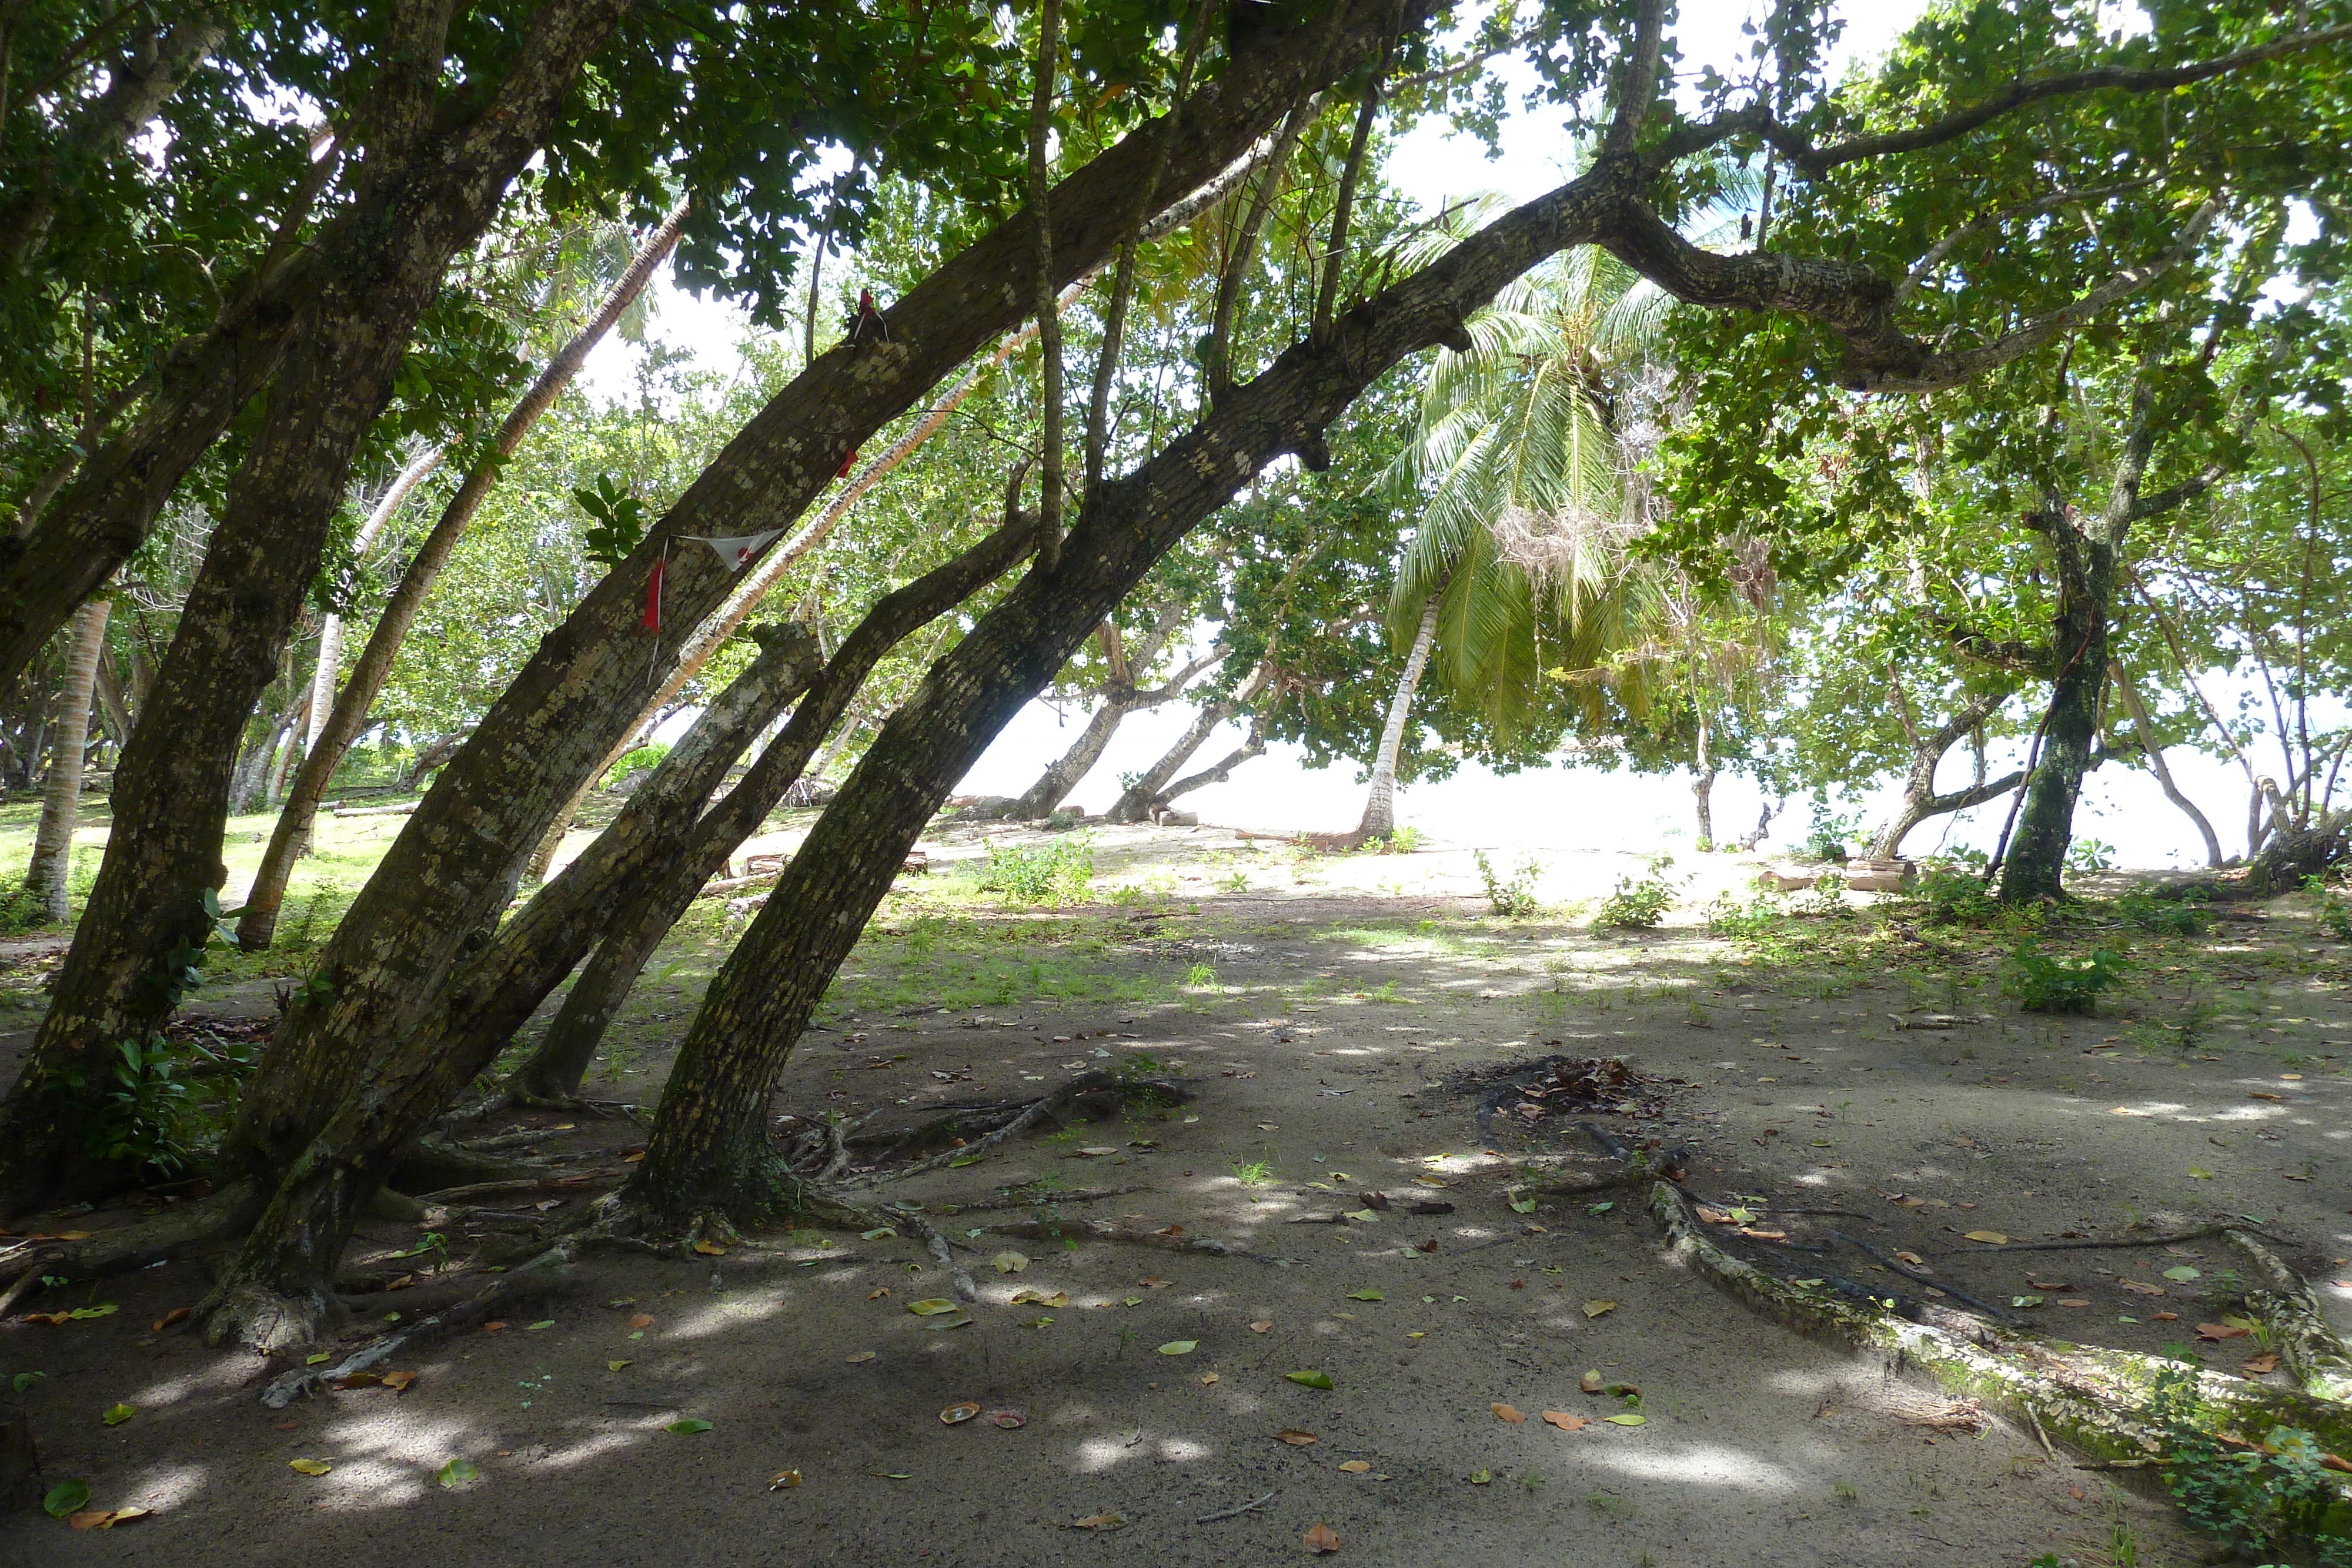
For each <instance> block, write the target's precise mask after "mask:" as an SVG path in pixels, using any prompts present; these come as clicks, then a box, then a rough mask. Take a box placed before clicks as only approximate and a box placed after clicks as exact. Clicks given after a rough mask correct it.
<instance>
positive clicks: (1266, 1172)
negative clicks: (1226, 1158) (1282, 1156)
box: [1234, 1160, 1274, 1186]
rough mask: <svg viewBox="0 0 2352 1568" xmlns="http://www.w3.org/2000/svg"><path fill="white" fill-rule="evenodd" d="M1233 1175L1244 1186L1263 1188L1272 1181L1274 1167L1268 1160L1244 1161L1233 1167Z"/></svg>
mask: <svg viewBox="0 0 2352 1568" xmlns="http://www.w3.org/2000/svg"><path fill="white" fill-rule="evenodd" d="M1234 1176H1235V1177H1236V1178H1237V1179H1238V1180H1239V1181H1240V1182H1241V1184H1242V1185H1243V1186H1265V1185H1266V1184H1267V1183H1268V1182H1270V1181H1272V1180H1273V1179H1274V1165H1273V1162H1271V1161H1268V1160H1244V1161H1242V1162H1241V1163H1240V1164H1238V1165H1236V1166H1234Z"/></svg>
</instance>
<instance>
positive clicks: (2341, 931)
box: [2303, 876, 2352, 942]
mask: <svg viewBox="0 0 2352 1568" xmlns="http://www.w3.org/2000/svg"><path fill="white" fill-rule="evenodd" d="M2303 886H2304V891H2305V892H2306V893H2313V894H2318V896H2319V907H2318V908H2317V909H2316V910H2315V911H2313V915H2314V917H2315V918H2316V919H2317V920H2318V922H2319V928H2320V929H2321V930H2322V931H2325V932H2326V933H2327V934H2328V935H2329V936H2333V937H2335V938H2336V940H2337V941H2338V942H2352V900H2347V898H2346V897H2345V896H2344V895H2343V894H2340V893H2338V892H2336V890H2335V889H2333V888H2331V887H2329V886H2328V885H2327V879H2326V877H2324V876H2307V877H2305V878H2304V879H2303Z"/></svg>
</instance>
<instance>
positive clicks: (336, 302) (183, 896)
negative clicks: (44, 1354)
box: [0, 0, 624, 1212]
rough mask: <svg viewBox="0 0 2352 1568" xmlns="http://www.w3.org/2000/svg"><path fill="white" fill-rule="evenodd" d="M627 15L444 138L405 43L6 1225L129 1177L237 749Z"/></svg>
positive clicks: (161, 696) (560, 44)
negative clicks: (141, 1084)
mask: <svg viewBox="0 0 2352 1568" xmlns="http://www.w3.org/2000/svg"><path fill="white" fill-rule="evenodd" d="M623 8H624V0H569V3H557V4H551V5H546V6H543V7H541V9H540V10H539V11H538V12H537V13H536V15H535V16H534V17H533V19H532V21H531V23H530V26H529V28H528V30H527V36H526V37H524V39H523V40H522V41H521V43H520V48H519V53H518V55H517V63H516V65H515V68H514V69H513V70H512V72H511V73H510V74H509V75H508V76H507V77H506V78H504V79H503V80H502V81H500V82H499V84H498V85H497V86H496V88H495V89H492V90H490V91H489V92H488V93H487V94H486V95H485V99H484V101H483V103H482V107H481V109H480V110H479V111H478V113H479V115H480V117H481V119H480V121H479V126H480V129H478V131H467V130H466V129H464V128H460V129H459V130H457V131H455V132H442V131H436V129H435V126H434V120H435V112H436V100H437V99H438V98H439V94H440V89H441V83H440V80H439V76H438V71H437V62H438V60H439V58H440V55H441V51H440V48H439V32H438V30H437V29H436V28H435V27H433V26H426V27H425V30H424V33H422V34H419V35H417V36H415V37H405V38H403V37H395V38H394V44H395V45H397V46H399V48H400V50H401V51H403V52H404V57H406V56H408V55H413V56H414V59H411V60H410V61H409V63H408V67H407V68H405V69H403V70H400V71H396V72H389V73H387V77H386V79H394V78H415V79H413V80H410V81H409V82H408V85H407V89H406V96H405V98H404V99H398V101H397V103H396V108H397V110H398V112H396V113H395V114H394V116H393V118H392V120H391V121H390V122H389V123H385V124H383V125H380V126H378V127H377V128H376V130H377V131H378V133H379V142H380V144H381V146H382V149H383V154H384V158H385V168H384V170H383V172H382V173H381V174H380V175H376V176H374V177H370V174H369V172H368V171H367V170H366V169H365V168H364V166H363V167H362V175H361V178H360V180H359V183H358V186H357V188H356V190H355V193H354V196H353V204H354V205H353V211H354V212H356V213H358V214H360V215H361V216H362V218H364V219H365V220H367V225H368V232H369V233H370V234H371V235H373V238H372V241H371V243H370V244H369V245H368V246H366V247H365V248H364V249H362V250H361V251H360V253H359V254H357V255H355V256H349V257H347V258H345V259H344V263H343V265H342V266H341V267H339V268H338V269H337V270H335V271H334V272H333V273H331V275H330V277H329V278H328V280H327V283H326V286H325V287H324V288H323V289H322V290H321V291H320V300H319V302H318V305H317V311H316V316H317V319H316V322H315V324H314V325H313V326H312V328H311V329H310V331H309V332H308V333H307V335H305V336H304V337H303V338H302V339H301V340H299V342H298V343H297V344H296V345H295V346H294V347H293V348H292V349H291V350H289V353H288V354H287V357H286V360H285V362H284V363H283V364H282V365H281V366H280V367H279V369H278V374H277V376H276V378H275V379H274V380H273V381H272V382H271V384H270V389H269V392H268V399H267V402H266V404H265V407H264V410H263V413H262V418H261V420H260V422H259V424H258V427H257V429H256V431H255V433H254V435H253V437H252V440H251V442H250V444H248V445H247V449H246V453H245V456H244V459H243V461H242V462H240V463H239V464H238V465H237V469H236V474H235V475H234V476H232V478H231V479H230V482H229V486H228V495H227V499H226V504H225V505H224V507H223V508H222V512H221V516H220V520H219V522H218V524H217V525H216V526H215V528H214V530H213V534H212V538H211V540H210V542H209V543H208V544H207V546H206V549H205V559H204V564H203V566H202V568H200V569H199V570H198V572H197V575H196V580H195V582H194V585H193V586H192V587H191V588H190V590H189V592H188V598H187V601H186V604H185V605H184V608H183V610H182V612H181V616H180V622H179V626H178V629H177V631H176V632H175V633H174V635H173V641H172V650H171V653H170V654H169V655H168V656H167V657H166V659H165V661H164V667H163V671H162V672H161V674H159V675H158V676H157V679H156V683H155V689H154V691H153V692H152V694H151V695H149V697H148V699H147V702H146V704H145V707H144V711H143V714H142V719H141V722H140V726H139V732H138V733H137V734H136V735H134V736H133V737H131V745H130V746H129V747H127V748H126V749H125V751H124V754H123V757H122V761H121V767H120V768H117V770H116V773H115V787H114V804H115V812H114V830H113V832H112V835H111V836H110V839H109V841H108V845H107V852H106V858H105V860H104V861H103V862H101V863H100V868H99V873H98V880H97V883H95V885H93V887H92V888H91V890H90V898H89V905H88V908H87V909H86V910H85V912H84V915H83V918H82V922H81V925H80V926H79V928H78V929H77V931H76V932H75V936H74V944H73V946H72V948H71V950H70V951H68V954H67V955H66V960H65V965H64V967H62V968H61V969H60V970H59V972H58V983H57V988H56V992H55V996H54V998H53V1000H52V1001H51V1003H50V1006H49V1011H48V1016H47V1018H46V1019H44V1020H43V1022H42V1026H41V1030H40V1033H39V1035H38V1036H37V1039H36V1040H35V1043H34V1048H33V1051H32V1052H31V1053H30V1055H29V1057H28V1058H27V1060H26V1064H25V1067H24V1071H23V1072H22V1073H21V1074H20V1076H19V1078H18V1080H17V1082H16V1085H15V1086H14V1087H13V1088H12V1089H11V1091H10V1092H9V1095H8V1098H7V1101H6V1103H5V1105H0V1212H5V1211H10V1210H13V1209H15V1208H16V1207H21V1206H26V1205H34V1204H38V1203H41V1202H44V1201H54V1200H55V1199H56V1198H57V1197H60V1196H63V1193H62V1190H61V1189H60V1187H59V1185H58V1184H59V1181H60V1179H61V1177H62V1176H63V1175H64V1173H65V1171H66V1170H67V1169H68V1167H74V1168H76V1169H78V1170H79V1171H80V1173H81V1175H82V1176H84V1177H89V1178H93V1179H96V1180H98V1181H100V1182H101V1183H102V1182H104V1181H106V1180H110V1179H121V1175H123V1174H126V1173H116V1174H115V1175H114V1176H101V1175H99V1174H98V1173H95V1172H92V1171H89V1169H88V1168H87V1166H84V1165H83V1164H82V1162H81V1155H80V1151H81V1150H82V1148H83V1147H84V1145H85V1144H86V1143H87V1127H88V1124H89V1121H90V1119H91V1117H92V1116H93V1115H94V1114H95V1113H97V1112H98V1110H99V1109H100V1106H101V1105H102V1104H103V1103H104V1100H105V1097H106V1095H107V1093H108V1092H109V1091H108V1082H109V1081H108V1076H107V1075H106V1074H104V1073H102V1072H99V1071H92V1070H91V1068H90V1066H89V1063H90V1062H91V1061H93V1060H94V1059H95V1057H96V1054H97V1053H98V1052H100V1051H112V1049H113V1046H114V1042H116V1041H118V1040H122V1039H124V1038H126V1037H137V1036H140V1035H143V1034H144V1033H145V1032H146V1031H147V1030H151V1029H152V1028H154V1027H155V1026H156V1025H157V1024H158V1023H160V1022H161V1021H162V1020H163V1019H164V1018H165V1017H166V1016H168V1014H169V1013H170V1012H171V1010H172V1009H173V1008H174V1007H175V1006H176V1005H177V1003H178V999H179V997H180V996H181V995H182V994H183V990H184V980H185V978H186V977H187V973H188V970H189V968H190V965H189V964H188V962H187V960H186V959H185V958H184V957H183V956H182V955H184V954H186V953H189V952H191V951H193V952H195V953H199V954H200V953H201V952H202V949H203V946H204V943H205V939H206V938H207V937H208V936H210V935H211V932H212V919H211V915H209V914H208V913H207V911H206V909H205V894H209V893H212V892H215V891H216V890H217V889H218V888H219V887H220V885H221V883H222V882H223V881H224V880H225V877H224V873H223V871H222V869H221V865H220V848H221V833H222V830H223V827H224V824H225V823H226V818H227V809H228V786H229V775H230V773H231V772H232V771H233V769H234V768H235V766H236V747H237V742H238V740H239V738H240V737H242V736H243V734H244V731H245V725H246V720H247V717H248V716H250V715H251V713H252V711H253V705H254V702H255V700H256V699H257V697H258V696H259V695H260V694H261V692H262V691H263V689H264V688H266V687H267V686H268V684H269V683H270V681H271V680H272V679H273V678H275V676H276V674H277V670H278V658H279V655H280V654H281V653H283V651H284V649H285V646H286V642H287V638H288V635H289V632H291V631H292V629H293V627H294V624H295V620H296V617H297V615H298V614H299V612H300V610H301V607H302V600H303V595H304V591H305V590H306V589H307V588H308V587H309V585H310V579H311V578H312V576H313V575H314V574H315V573H316V571H317V570H318V563H319V560H320V554H321V552H322V550H323V548H324V546H325V543H326V536H327V530H328V528H329V527H330V526H331V523H332V521H333V517H334V514H335V510H336V508H337V507H339V506H340V505H341V500H342V497H343V492H344V488H345V486H346V484H347V482H348V478H349V475H350V468H351V462H352V455H353V454H354V453H355V452H356V450H357V449H358V446H359V444H360V443H361V442H362V440H363V439H364V438H365V437H366V434H367V432H368V430H369V428H370V427H371V426H372V425H373V423H374V422H375V419H376V416H377V415H378V414H379V413H382V412H383V408H384V406H385V404H386V403H387V402H390V400H391V397H392V392H393V385H394V376H395V375H396V373H397V372H398V371H399V369H400V367H401V364H402V362H403V361H404V358H405V356H406V353H407V349H408V344H409V340H410V337H411V336H412V333H413V330H414V329H415V324H416V322H417V320H418V319H419V318H420V317H422V315H423V314H424V312H425V308H426V307H427V306H428V305H430V304H431V303H432V302H433V299H434V298H435V297H436V295H437V294H438V293H439V291H440V289H441V287H442V284H443V280H444V276H445V274H446V270H447V266H448V261H449V258H450V257H451V256H453V255H455V254H457V252H458V251H459V250H460V249H462V248H464V247H465V246H468V245H471V244H472V243H473V242H474V241H475V240H476V239H477V238H478V237H479V235H481V233H482V231H483V230H484V229H485V228H486V227H487V226H488V223H489V221H490V219H491V218H492V217H493V216H494V215H495V214H496V213H497V211H498V208H499V204H500V202H501V201H502V200H503V198H504V196H505V193H506V191H507V188H508V186H509V184H510V183H512V182H513V180H514V178H515V176H516V175H517V174H519V173H520V172H521V171H522V169H523V166H524V165H525V163H526V162H528V161H529V160H530V157H531V156H532V155H533V153H534V152H536V151H537V148H538V145H539V142H540V141H541V138H542V135H543V133H544V132H545V131H546V130H547V128H548V127H550V126H551V124H552V123H553V121H554V119H555V116H556V114H557V113H558V111H559V110H561V108H562V105H563V103H564V102H565V100H566V99H568V97H569V96H570V90H571V86H572V80H573V78H574V77H575V76H576V74H577V72H578V70H579V68H580V66H581V65H582V63H583V61H584V60H585V59H586V57H588V55H589V54H591V53H592V52H593V50H595V49H596V48H597V47H599V46H601V44H602V43H603V41H604V37H605V35H606V33H607V31H608V30H609V29H610V27H611V26H612V25H613V23H614V21H615V20H616V19H617V17H618V16H619V13H620V12H621V10H622V9H623ZM428 9H429V8H428ZM396 16H397V14H396ZM440 16H441V18H442V19H443V20H444V21H446V16H447V13H446V11H443V12H441V13H440ZM400 30H401V25H400V24H399V22H398V21H397V19H395V25H394V31H395V34H396V35H397V34H398V33H399V32H400ZM426 35H429V36H426ZM420 59H429V60H431V61H433V62H435V64H436V69H434V70H432V71H426V70H425V69H422V68H418V67H416V65H415V60H420ZM427 144H429V151H427V150H426V145H427ZM411 153H414V154H415V155H417V156H418V158H419V159H420V161H421V165H422V172H421V173H419V174H417V175H415V177H408V174H409V171H408V170H407V169H406V168H405V167H404V154H411ZM77 1084H79V1087H76V1085H77Z"/></svg>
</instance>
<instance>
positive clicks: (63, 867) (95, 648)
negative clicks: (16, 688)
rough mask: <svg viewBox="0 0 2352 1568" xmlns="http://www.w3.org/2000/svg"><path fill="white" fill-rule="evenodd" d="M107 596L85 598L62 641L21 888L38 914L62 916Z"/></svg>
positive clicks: (102, 645) (110, 605)
mask: <svg viewBox="0 0 2352 1568" xmlns="http://www.w3.org/2000/svg"><path fill="white" fill-rule="evenodd" d="M113 608H114V601H112V600H110V599H91V600H88V601H84V603H83V604H82V606H81V608H80V609H79V610H77V611H75V612H74V613H73V621H72V622H71V624H72V628H73V630H72V635H71V637H70V639H69V640H68V643H67V644H66V685H65V692H64V694H63V695H61V696H60V697H59V698H58V717H57V722H56V723H55V724H53V725H51V726H50V727H49V745H50V747H51V750H50V757H49V777H48V781H47V785H46V786H45V787H44V788H43V789H42V791H41V825H40V827H39V828H38V830H37V831H35V833H34V835H33V863H32V867H31V869H30V870H29V871H27V872H26V876H25V890H26V892H27V893H29V894H32V896H33V899H34V901H35V902H36V903H37V904H39V906H40V909H41V913H42V915H44V916H45V917H46V918H47V919H50V920H55V921H60V922H62V921H63V920H64V919H65V917H66V896H67V882H68V875H69V873H71V871H72V868H73V836H74V824H75V822H76V821H78V820H79V816H80V814H81V771H82V758H83V756H84V754H85V753H86V752H87V751H88V750H89V705H90V701H91V696H92V693H93V690H94V688H95V687H96V686H97V685H98V662H99V659H100V657H101V656H102V655H103V654H104V653H105V652H106V618H107V614H108V612H110V611H111V610H112V609H113Z"/></svg>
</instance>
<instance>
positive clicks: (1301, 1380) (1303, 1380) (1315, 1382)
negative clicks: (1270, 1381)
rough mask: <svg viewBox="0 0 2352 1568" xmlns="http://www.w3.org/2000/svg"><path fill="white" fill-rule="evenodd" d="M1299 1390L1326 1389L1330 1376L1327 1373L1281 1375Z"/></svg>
mask: <svg viewBox="0 0 2352 1568" xmlns="http://www.w3.org/2000/svg"><path fill="white" fill-rule="evenodd" d="M1283 1376H1284V1377H1286V1378H1287V1379H1288V1380H1289V1381H1291V1382H1293V1383H1296V1384H1297V1385H1298V1386H1299V1387H1301V1388H1328V1387H1330V1386H1331V1375H1330V1374H1329V1373H1328V1372H1286V1373H1284V1374H1283Z"/></svg>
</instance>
